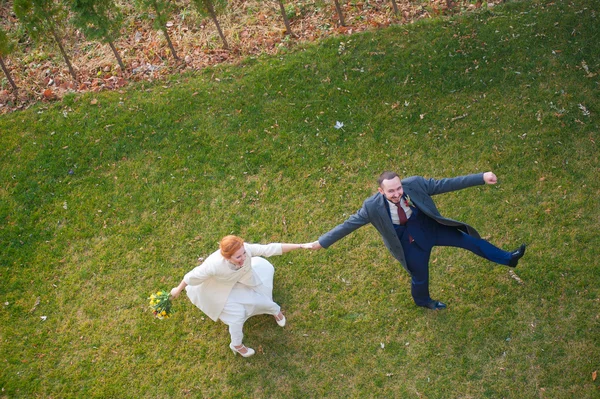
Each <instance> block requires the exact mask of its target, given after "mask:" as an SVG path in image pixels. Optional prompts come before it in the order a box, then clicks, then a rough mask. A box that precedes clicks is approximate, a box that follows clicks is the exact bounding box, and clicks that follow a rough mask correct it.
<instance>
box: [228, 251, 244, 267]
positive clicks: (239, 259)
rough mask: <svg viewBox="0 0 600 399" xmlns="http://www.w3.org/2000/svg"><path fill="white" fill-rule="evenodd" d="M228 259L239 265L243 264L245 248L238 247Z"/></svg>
mask: <svg viewBox="0 0 600 399" xmlns="http://www.w3.org/2000/svg"><path fill="white" fill-rule="evenodd" d="M229 261H230V262H231V263H233V264H234V265H237V266H239V267H242V266H244V262H245V261H246V249H245V248H244V246H242V247H241V248H240V249H238V250H237V251H236V252H235V253H234V254H233V255H232V256H231V259H229Z"/></svg>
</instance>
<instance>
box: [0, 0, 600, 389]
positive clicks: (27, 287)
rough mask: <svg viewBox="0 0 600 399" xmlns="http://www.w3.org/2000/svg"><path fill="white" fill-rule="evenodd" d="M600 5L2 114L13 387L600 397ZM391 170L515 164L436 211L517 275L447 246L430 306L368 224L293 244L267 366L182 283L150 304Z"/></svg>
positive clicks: (408, 31)
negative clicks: (325, 245)
mask: <svg viewBox="0 0 600 399" xmlns="http://www.w3.org/2000/svg"><path fill="white" fill-rule="evenodd" d="M599 14H600V3H599V2H597V1H591V0H588V1H585V0H574V1H570V2H563V1H556V2H550V1H526V2H516V3H508V4H506V5H504V6H502V7H494V8H492V9H482V10H480V11H478V12H477V13H475V14H470V15H464V16H458V17H454V18H452V19H434V20H428V21H423V22H420V23H417V24H414V25H410V26H395V27H391V28H389V29H385V30H380V31H377V32H369V33H364V34H358V35H353V36H344V37H337V38H333V39H328V40H326V41H324V42H321V43H319V44H318V45H306V46H305V47H298V48H297V49H296V50H294V51H292V52H282V53H281V54H279V55H278V56H270V57H260V58H258V59H248V60H247V61H245V62H244V63H242V64H241V65H238V66H235V67H229V66H228V67H223V68H214V69H207V70H205V71H204V72H202V73H197V74H194V75H181V76H178V77H176V78H173V79H171V80H168V81H163V82H157V83H156V84H152V85H148V84H145V85H141V84H139V85H137V86H135V87H131V88H129V89H127V90H124V91H122V92H106V93H96V94H88V95H85V96H75V95H72V96H68V97H67V98H66V99H65V100H64V101H63V102H61V103H55V104H50V105H43V104H42V105H39V106H37V107H35V108H33V109H30V110H27V111H25V112H18V113H13V114H10V115H3V116H2V117H0V148H2V150H1V151H0V179H1V182H2V184H1V186H0V240H1V242H0V243H1V248H2V249H1V252H0V254H1V255H0V281H1V283H0V301H1V302H0V326H1V327H0V331H1V333H0V362H1V364H2V367H1V368H0V389H1V391H0V398H170V397H190V398H196V397H206V398H215V397H228V398H229V397H237V398H246V397H255V398H290V397H293V398H306V397H312V398H321V397H356V398H364V397H381V398H578V399H579V398H600V379H597V380H595V379H594V374H593V373H594V372H596V371H598V370H599V369H600V349H599V348H600V324H599V323H600V303H599V301H600V300H599V298H600V267H599V264H598V261H597V259H598V254H599V250H598V245H599V244H600V243H599V241H600V240H599V234H598V223H599V222H600V206H599V205H600V204H599V201H598V199H597V197H598V195H599V194H600V184H599V183H598V175H599V166H600V162H599V159H598V158H599V156H598V155H599V152H598V147H597V146H598V142H599V141H600V134H599V132H600V129H599V119H598V118H599V116H600V95H599V93H600V15H599ZM338 121H339V122H341V123H343V128H341V129H336V128H334V126H335V125H336V122H338ZM387 169H392V170H395V171H397V172H398V173H400V174H401V175H403V176H409V175H416V174H418V175H424V176H428V177H436V178H442V177H451V176H456V175H462V174H468V173H476V172H483V171H488V170H493V171H494V172H495V173H496V174H497V175H498V177H499V184H497V185H495V186H479V187H476V188H470V189H467V190H463V191H460V192H455V193H450V194H445V195H442V196H439V197H438V198H436V201H437V204H438V207H439V209H440V210H441V212H442V214H444V215H446V216H448V217H451V218H455V219H458V220H463V221H465V222H468V223H470V224H471V225H473V226H474V227H476V228H477V229H478V230H479V231H480V232H481V233H482V235H483V236H485V237H486V238H488V239H489V240H490V241H492V242H494V243H496V244H497V245H499V246H501V247H503V248H505V249H514V248H516V247H518V245H520V244H521V243H522V242H525V243H528V245H529V246H528V250H527V254H526V256H525V258H524V259H523V260H522V261H521V262H520V264H519V267H517V268H516V269H515V270H514V273H511V270H509V269H508V268H506V267H502V266H498V265H494V264H492V263H489V262H487V261H485V260H482V259H481V258H478V257H476V256H474V255H473V254H471V253H468V252H466V251H462V250H457V249H451V248H436V249H435V250H434V252H433V254H432V264H431V291H432V296H433V297H434V298H436V299H439V300H442V301H444V302H446V303H447V304H448V309H447V310H445V311H440V312H432V311H428V310H425V309H422V308H417V307H416V306H414V304H413V303H412V299H411V297H410V281H409V276H408V275H407V273H406V272H405V271H404V270H403V269H402V268H401V266H400V265H399V263H398V262H396V261H395V260H394V259H393V258H392V257H391V255H389V254H388V253H387V252H386V251H385V248H384V246H383V243H382V242H381V239H380V237H379V235H378V234H377V232H376V231H375V229H373V228H372V227H370V226H367V227H364V228H362V229H359V230H358V231H356V232H355V233H354V234H352V235H350V236H348V237H346V238H345V239H343V240H342V241H340V242H338V243H337V244H335V245H334V246H332V247H331V248H329V249H328V250H321V251H315V252H308V251H296V252H292V253H290V254H286V255H283V256H281V257H274V258H271V261H272V262H273V264H274V265H275V268H276V275H275V288H274V298H275V300H276V301H277V302H278V303H280V304H281V305H282V307H283V310H284V312H285V314H286V316H287V318H288V324H287V325H286V327H285V328H284V329H281V328H279V327H278V326H277V325H276V323H275V321H274V319H273V318H272V317H268V316H259V317H254V318H252V319H250V320H249V321H248V322H247V323H246V326H245V334H246V335H245V339H244V342H245V343H246V344H247V345H248V346H250V347H253V348H254V349H255V350H256V351H257V354H256V355H255V356H254V357H252V358H248V359H242V358H241V357H239V356H238V357H234V356H233V354H232V353H231V351H230V350H229V348H228V343H229V334H228V331H227V327H226V326H224V325H223V324H221V323H214V322H212V321H211V320H209V319H208V317H206V316H204V315H203V314H202V313H201V312H200V311H199V310H198V309H197V308H196V307H194V306H193V305H192V304H191V303H190V302H189V301H188V300H187V299H186V298H185V296H183V297H182V298H180V299H178V300H176V301H175V303H174V306H175V309H176V313H175V314H174V316H173V317H172V318H170V319H167V320H157V319H154V318H153V316H152V314H151V312H150V310H149V308H148V300H147V298H148V296H149V295H150V294H151V293H152V292H155V291H156V290H158V289H170V288H171V287H173V286H174V285H176V284H177V283H178V282H179V281H180V280H181V278H182V276H183V275H184V274H185V273H186V272H187V271H189V270H190V269H192V268H193V267H194V266H195V265H196V264H197V259H198V258H199V257H205V256H207V255H208V254H210V253H211V252H213V251H215V250H216V249H217V242H218V240H219V239H220V238H221V237H222V236H224V235H226V234H229V233H234V234H237V235H240V236H241V237H243V238H244V239H246V240H247V241H249V242H260V243H268V242H306V241H313V240H315V239H316V238H317V237H318V236H319V235H321V234H322V233H324V232H325V231H327V230H329V229H330V228H332V227H334V226H335V225H336V224H338V223H340V222H342V221H343V220H344V219H345V218H346V217H347V216H348V215H350V214H352V213H353V212H355V211H356V210H357V209H358V208H359V207H360V206H361V203H362V201H363V200H364V199H365V198H367V197H368V196H369V195H370V194H371V193H373V192H374V191H375V190H376V178H377V176H378V175H379V173H380V172H381V171H382V170H387Z"/></svg>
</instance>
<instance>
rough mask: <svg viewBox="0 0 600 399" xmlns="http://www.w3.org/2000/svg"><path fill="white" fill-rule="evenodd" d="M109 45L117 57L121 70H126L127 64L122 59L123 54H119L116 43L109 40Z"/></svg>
mask: <svg viewBox="0 0 600 399" xmlns="http://www.w3.org/2000/svg"><path fill="white" fill-rule="evenodd" d="M108 45H109V46H110V48H111V50H112V51H113V53H114V54H115V57H116V58H117V62H118V63H119V66H120V67H121V71H123V72H125V64H123V60H122V59H121V56H120V55H119V52H118V51H117V49H116V48H115V45H114V43H113V42H112V41H109V42H108Z"/></svg>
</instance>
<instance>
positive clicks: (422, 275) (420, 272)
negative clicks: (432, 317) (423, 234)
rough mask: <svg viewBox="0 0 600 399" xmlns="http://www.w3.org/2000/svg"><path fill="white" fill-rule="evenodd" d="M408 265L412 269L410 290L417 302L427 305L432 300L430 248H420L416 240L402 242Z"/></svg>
mask: <svg viewBox="0 0 600 399" xmlns="http://www.w3.org/2000/svg"><path fill="white" fill-rule="evenodd" d="M402 248H403V250H404V257H405V259H406V266H407V268H408V270H409V271H410V276H411V282H410V292H411V294H412V297H413V300H414V301H415V304H417V305H418V306H425V305H427V304H428V303H430V302H431V297H430V296H429V256H430V255H431V251H430V250H423V249H421V248H419V247H418V246H417V245H416V244H415V243H414V242H413V243H412V244H409V243H408V242H405V241H403V242H402Z"/></svg>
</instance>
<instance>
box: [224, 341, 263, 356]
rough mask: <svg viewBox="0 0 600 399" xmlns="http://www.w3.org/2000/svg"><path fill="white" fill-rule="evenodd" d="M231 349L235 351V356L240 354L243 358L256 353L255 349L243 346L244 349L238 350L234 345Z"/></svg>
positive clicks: (230, 346) (230, 345)
mask: <svg viewBox="0 0 600 399" xmlns="http://www.w3.org/2000/svg"><path fill="white" fill-rule="evenodd" d="M229 348H230V349H231V350H232V351H233V354H234V355H235V354H238V353H239V354H240V355H242V357H250V356H252V355H254V354H255V353H256V352H254V349H252V348H247V347H246V346H245V345H243V344H242V347H241V348H239V349H237V348H236V347H235V346H234V345H233V344H229Z"/></svg>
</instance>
